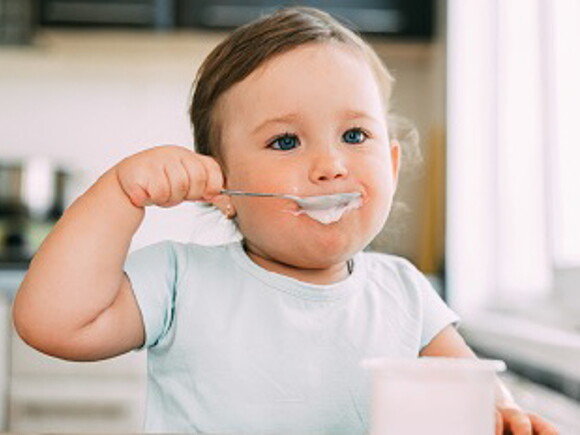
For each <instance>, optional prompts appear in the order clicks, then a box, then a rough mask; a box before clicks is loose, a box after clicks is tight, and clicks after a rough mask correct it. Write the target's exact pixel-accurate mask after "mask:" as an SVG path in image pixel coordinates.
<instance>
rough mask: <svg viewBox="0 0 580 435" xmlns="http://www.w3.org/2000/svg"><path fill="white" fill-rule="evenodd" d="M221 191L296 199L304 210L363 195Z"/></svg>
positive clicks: (326, 206)
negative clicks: (301, 194)
mask: <svg viewBox="0 0 580 435" xmlns="http://www.w3.org/2000/svg"><path fill="white" fill-rule="evenodd" d="M220 193H222V194H224V195H232V196H258V197H263V198H285V199H290V200H292V201H294V202H295V203H296V204H298V205H299V206H300V207H302V209H304V210H323V209H326V208H330V207H336V206H339V205H345V204H348V203H349V202H350V201H352V200H353V199H356V198H358V197H360V196H361V194H360V192H346V193H333V194H331V195H318V196H307V197H302V196H296V195H285V194H282V193H258V192H244V191H241V190H230V189H222V190H221V191H220Z"/></svg>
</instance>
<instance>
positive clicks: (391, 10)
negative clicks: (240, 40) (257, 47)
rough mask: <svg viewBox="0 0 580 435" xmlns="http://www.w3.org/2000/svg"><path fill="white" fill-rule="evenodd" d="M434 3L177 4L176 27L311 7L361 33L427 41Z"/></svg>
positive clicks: (269, 0)
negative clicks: (284, 9) (283, 8)
mask: <svg viewBox="0 0 580 435" xmlns="http://www.w3.org/2000/svg"><path fill="white" fill-rule="evenodd" d="M435 1H436V0H308V1H273V0H245V1H236V0H181V1H180V2H179V9H178V10H179V14H178V24H179V25H181V26H185V27H189V26H200V27H210V28H211V27H216V28H231V27H237V26H239V25H242V24H245V23H247V22H249V21H251V20H253V19H255V18H258V17H259V16H260V15H263V14H264V13H268V12H272V11H274V10H275V9H277V8H279V7H280V6H292V5H302V6H312V7H316V8H320V9H323V10H325V11H326V12H329V13H330V14H332V15H333V16H335V17H337V18H339V19H340V20H342V21H344V22H346V23H347V24H350V25H351V26H352V27H354V28H355V29H357V30H358V31H360V32H363V33H376V34H381V35H388V36H392V37H397V38H410V39H430V38H431V37H432V36H433V33H434V25H435V22H434V21H435Z"/></svg>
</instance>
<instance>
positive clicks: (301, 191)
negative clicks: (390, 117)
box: [219, 43, 398, 271]
mask: <svg viewBox="0 0 580 435" xmlns="http://www.w3.org/2000/svg"><path fill="white" fill-rule="evenodd" d="M219 120H220V125H221V128H222V130H221V132H222V153H223V158H224V161H225V164H226V171H225V177H226V186H227V187H228V188H230V189H239V190H246V191H250V192H275V193H288V194H294V195H301V196H309V195H326V194H331V193H338V192H360V193H361V194H362V206H361V207H360V208H357V209H354V210H351V211H348V212H346V213H345V214H344V215H343V216H342V217H341V218H340V219H339V220H338V221H336V222H333V223H330V224H323V223H321V222H319V221H317V220H315V219H313V218H312V217H310V216H308V215H307V214H304V213H302V214H300V213H296V212H297V211H299V207H298V205H297V204H295V203H294V202H292V201H289V200H285V199H273V198H248V197H232V198H231V201H232V205H233V206H234V208H235V210H236V212H237V218H238V224H239V227H240V230H241V232H242V233H243V235H244V237H245V239H246V243H247V247H248V250H249V251H250V253H251V254H253V257H254V258H255V259H256V257H259V260H260V261H259V262H260V263H261V264H262V265H263V266H265V267H266V268H270V269H271V270H276V271H281V270H282V271H283V268H284V267H286V266H288V267H293V268H298V269H328V268H332V267H337V265H339V264H341V263H343V262H344V261H345V260H347V259H348V258H350V257H351V256H352V255H353V254H354V253H355V252H357V251H359V250H361V249H362V248H364V247H365V246H366V245H367V244H368V243H369V242H370V241H371V240H372V238H373V237H374V236H375V235H376V234H377V233H378V232H379V231H380V229H381V228H382V226H383V225H384V222H385V220H386V218H387V216H388V213H389V210H390V207H391V200H392V196H393V193H394V190H395V185H396V175H397V168H398V144H396V143H393V144H390V143H389V137H388V131H387V124H386V114H385V110H384V108H383V105H382V100H381V94H380V92H379V88H378V85H377V83H376V80H375V77H374V75H373V72H372V70H371V68H370V66H369V65H368V63H367V62H366V61H365V60H364V58H363V57H362V55H360V54H358V53H356V52H355V51H354V50H353V49H351V48H349V47H347V46H345V45H343V44H339V43H324V44H308V45H303V46H301V47H298V48H296V49H293V50H291V51H289V52H287V53H284V54H282V55H279V56H277V57H275V58H273V59H271V60H270V61H268V62H267V63H265V64H264V65H263V66H261V67H260V68H258V69H257V70H255V71H254V72H253V73H252V74H251V75H249V76H248V77H247V78H246V79H244V80H243V81H242V82H240V83H237V84H236V85H235V86H233V87H232V88H231V89H230V90H228V91H227V93H226V94H224V95H223V97H222V100H221V101H220V109H219ZM269 266H271V267H269ZM281 268H282V269H281Z"/></svg>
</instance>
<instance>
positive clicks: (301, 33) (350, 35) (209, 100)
mask: <svg viewBox="0 0 580 435" xmlns="http://www.w3.org/2000/svg"><path fill="white" fill-rule="evenodd" d="M329 41H337V42H341V43H344V44H347V45H349V46H350V47H353V48H355V49H357V50H358V51H359V52H361V53H362V54H363V56H364V57H365V58H366V59H367V60H368V62H369V65H370V66H371V68H372V70H373V72H374V74H375V77H376V79H377V83H378V85H379V87H380V89H381V91H382V93H383V95H382V97H383V102H384V107H385V112H388V102H389V98H390V94H391V87H392V83H393V78H392V77H391V75H390V74H389V72H388V70H387V68H386V67H385V66H384V64H383V63H382V62H381V60H380V59H379V57H378V56H377V54H376V53H375V51H374V50H373V49H372V48H371V47H370V46H369V45H368V44H367V43H366V42H365V41H363V39H362V38H361V37H360V36H359V35H358V34H357V33H355V32H354V31H352V30H350V29H348V28H347V27H346V26H345V25H343V24H341V23H339V22H338V21H337V20H335V19H334V18H332V17H331V16H330V15H328V14H327V13H325V12H323V11H320V10H318V9H314V8H308V7H289V8H283V9H279V10H277V11H276V12H274V13H273V14H271V15H267V16H264V17H261V18H259V19H257V20H255V21H253V22H251V23H249V24H246V25H245V26H242V27H240V28H238V29H236V30H235V31H234V32H233V33H231V34H230V35H229V36H228V37H227V38H226V39H225V40H224V41H222V42H221V43H220V44H219V45H218V46H216V47H215V48H214V49H213V51H212V52H211V53H210V54H209V55H208V57H207V58H206V59H205V60H204V62H203V64H202V65H201V67H200V69H199V71H198V72H197V75H196V77H195V81H194V83H193V89H194V91H193V98H192V101H191V106H190V110H189V113H190V119H191V123H192V127H193V132H194V143H195V149H196V151H197V152H198V153H200V154H205V155H210V156H213V157H216V158H218V159H219V158H220V148H219V147H220V128H219V126H218V125H217V124H218V121H217V117H216V113H215V112H216V107H217V106H216V105H217V103H218V100H219V97H220V96H221V95H223V94H224V93H225V92H226V91H227V90H228V89H229V88H231V87H232V86H233V85H234V84H236V83H238V82H240V81H242V80H243V79H244V78H246V77H247V76H248V75H250V74H251V73H252V72H253V71H254V70H256V69H257V68H258V67H259V66H261V65H262V64H263V63H265V62H266V61H267V60H269V59H270V58H272V57H273V56H275V55H278V54H282V53H284V52H286V51H289V50H291V49H293V48H296V47H298V46H300V45H303V44H307V43H313V42H329ZM220 160H221V159H220Z"/></svg>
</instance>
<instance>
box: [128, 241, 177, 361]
mask: <svg viewBox="0 0 580 435" xmlns="http://www.w3.org/2000/svg"><path fill="white" fill-rule="evenodd" d="M124 271H125V273H126V275H127V277H128V278H129V281H130V282H131V287H132V288H133V293H134V294H135V298H136V300H137V305H138V306H139V309H140V310H141V316H142V318H143V323H144V327H145V343H144V344H143V346H142V347H141V348H140V349H144V348H148V347H151V346H155V345H156V344H157V343H158V342H159V340H160V339H161V338H163V336H164V335H165V333H166V332H167V331H168V329H169V327H170V325H171V321H172V315H173V311H174V310H173V301H174V299H175V298H174V293H175V287H176V280H177V261H176V255H175V252H174V250H173V248H172V243H171V242H160V243H156V244H153V245H150V246H146V247H144V248H141V249H139V250H136V251H134V252H132V253H131V254H129V256H128V257H127V260H126V261H125V265H124ZM138 350H139V349H138Z"/></svg>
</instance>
